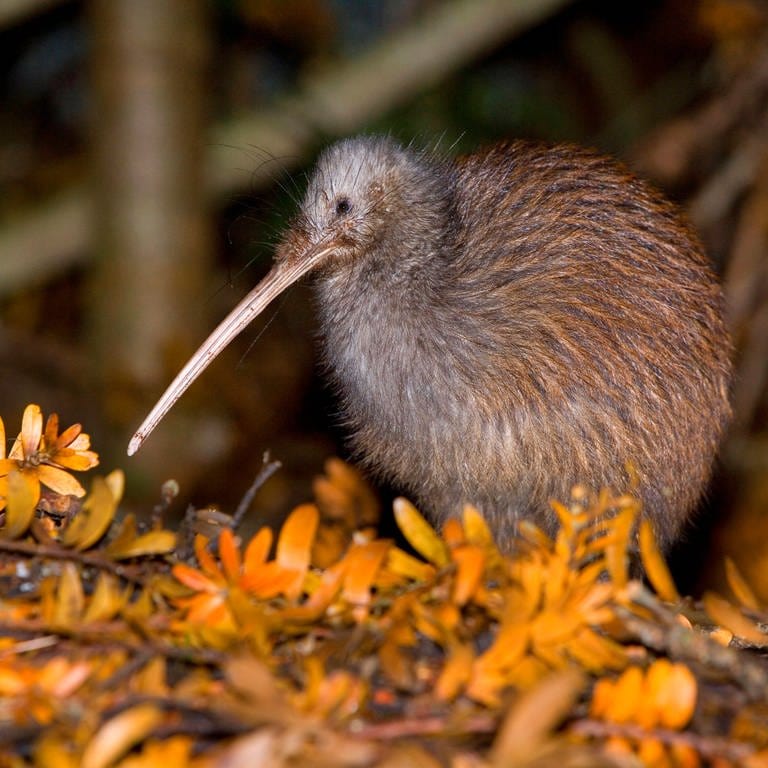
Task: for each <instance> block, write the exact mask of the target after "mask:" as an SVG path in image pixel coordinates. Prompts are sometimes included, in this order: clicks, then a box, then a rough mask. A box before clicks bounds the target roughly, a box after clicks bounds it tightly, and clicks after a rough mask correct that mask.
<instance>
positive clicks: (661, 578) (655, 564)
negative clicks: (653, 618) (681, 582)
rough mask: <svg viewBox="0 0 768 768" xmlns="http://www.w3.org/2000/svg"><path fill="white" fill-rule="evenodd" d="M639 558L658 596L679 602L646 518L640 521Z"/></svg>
mask: <svg viewBox="0 0 768 768" xmlns="http://www.w3.org/2000/svg"><path fill="white" fill-rule="evenodd" d="M640 558H641V559H642V561H643V567H644V568H645V572H646V574H647V576H648V580H649V581H650V582H651V584H652V585H653V588H654V589H655V590H656V593H657V594H658V596H659V597H660V598H661V599H662V600H666V601H667V602H670V603H677V602H679V601H680V595H679V594H678V591H677V587H675V582H674V581H673V580H672V575H671V574H670V572H669V568H667V564H666V563H665V562H664V558H663V557H662V556H661V552H660V551H659V548H658V547H657V546H656V537H655V535H654V533H653V527H652V526H651V523H650V521H649V520H647V519H646V520H641V521H640Z"/></svg>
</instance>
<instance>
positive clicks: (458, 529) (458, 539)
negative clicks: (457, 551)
mask: <svg viewBox="0 0 768 768" xmlns="http://www.w3.org/2000/svg"><path fill="white" fill-rule="evenodd" d="M442 534H443V540H444V541H445V543H446V544H447V545H448V546H449V547H451V548H453V547H458V546H461V545H462V544H464V543H465V541H466V538H465V537H464V528H463V527H462V525H461V523H460V522H459V521H458V520H457V519H456V518H455V517H449V518H448V519H447V520H446V521H445V522H444V523H443V530H442Z"/></svg>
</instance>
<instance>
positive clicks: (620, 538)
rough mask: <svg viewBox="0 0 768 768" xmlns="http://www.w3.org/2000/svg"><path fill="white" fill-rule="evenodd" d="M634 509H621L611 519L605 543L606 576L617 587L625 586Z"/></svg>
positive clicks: (634, 515) (627, 575)
mask: <svg viewBox="0 0 768 768" xmlns="http://www.w3.org/2000/svg"><path fill="white" fill-rule="evenodd" d="M636 517H637V515H636V514H635V510H634V509H631V508H630V509H623V510H622V511H621V512H619V513H618V514H617V515H616V517H614V518H612V519H611V521H610V522H611V529H610V533H609V534H608V535H607V537H608V539H609V540H608V541H607V542H606V544H605V549H604V554H605V565H606V568H607V569H608V576H609V577H610V579H611V581H612V582H613V583H614V585H615V586H616V588H617V589H623V588H624V587H626V586H627V580H628V577H629V541H630V537H631V536H632V528H633V526H634V523H635V518H636Z"/></svg>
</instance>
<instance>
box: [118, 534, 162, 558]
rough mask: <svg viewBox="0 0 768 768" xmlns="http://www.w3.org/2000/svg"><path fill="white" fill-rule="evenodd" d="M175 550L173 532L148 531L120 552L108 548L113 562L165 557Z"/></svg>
mask: <svg viewBox="0 0 768 768" xmlns="http://www.w3.org/2000/svg"><path fill="white" fill-rule="evenodd" d="M175 548H176V534H175V533H174V532H173V531H165V530H163V531H150V532H149V533H145V534H143V535H142V536H138V537H137V538H135V539H134V540H133V541H131V542H130V543H128V544H126V545H125V546H124V547H123V548H122V549H120V550H114V549H111V548H110V555H111V556H112V557H113V558H114V559H115V560H125V559H126V558H128V557H139V556H140V555H165V554H168V553H169V552H172V551H173V550H174V549H175Z"/></svg>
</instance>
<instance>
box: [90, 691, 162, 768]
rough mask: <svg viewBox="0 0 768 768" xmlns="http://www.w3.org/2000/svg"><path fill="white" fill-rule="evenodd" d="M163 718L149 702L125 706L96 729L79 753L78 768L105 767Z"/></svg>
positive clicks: (143, 737) (157, 709)
mask: <svg viewBox="0 0 768 768" xmlns="http://www.w3.org/2000/svg"><path fill="white" fill-rule="evenodd" d="M162 721H163V711H162V710H161V709H160V708H159V707H156V706H154V705H152V704H139V705H138V706H136V707H132V708H131V709H126V710H124V711H123V712H121V713H120V714H119V715H116V716H115V717H113V718H112V719H111V720H108V721H107V722H106V723H104V725H102V726H101V728H99V730H98V731H97V732H96V735H95V736H94V737H93V738H92V739H91V741H90V742H89V743H88V746H87V747H86V748H85V751H84V752H83V759H82V763H81V765H82V768H107V766H109V765H112V763H114V762H115V761H116V760H117V759H118V758H119V757H120V756H121V755H124V754H125V753H126V752H127V751H128V750H129V749H130V748H131V747H133V746H134V745H135V744H138V743H139V742H140V741H142V740H143V739H145V738H146V737H147V736H149V734H150V733H152V731H153V730H154V729H155V728H157V726H158V725H160V723H161V722H162Z"/></svg>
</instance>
